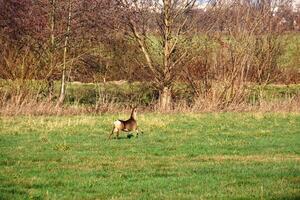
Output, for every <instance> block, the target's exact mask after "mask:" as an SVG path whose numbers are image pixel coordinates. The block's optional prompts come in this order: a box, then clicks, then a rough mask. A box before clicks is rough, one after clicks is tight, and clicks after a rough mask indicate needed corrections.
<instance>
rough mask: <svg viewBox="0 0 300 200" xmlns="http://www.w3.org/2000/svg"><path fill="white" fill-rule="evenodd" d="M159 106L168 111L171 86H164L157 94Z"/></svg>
mask: <svg viewBox="0 0 300 200" xmlns="http://www.w3.org/2000/svg"><path fill="white" fill-rule="evenodd" d="M159 108H160V110H162V111H169V110H170V109H171V88H170V87H166V86H165V87H164V88H163V90H162V91H161V92H160V94H159Z"/></svg>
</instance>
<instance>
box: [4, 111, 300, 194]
mask: <svg viewBox="0 0 300 200" xmlns="http://www.w3.org/2000/svg"><path fill="white" fill-rule="evenodd" d="M118 117H120V118H125V115H120V116H116V115H103V116H72V117H67V116H64V117H2V118H0V120H1V121H0V199H47V198H48V199H95V198H98V199H297V198H298V199H299V198H300V165H299V164H300V155H299V154H300V115H299V114H234V113H224V114H185V115H183V114H178V115H167V114H165V115H161V114H150V113H149V114H145V115H140V116H139V123H140V126H141V128H142V129H143V130H144V132H145V133H144V135H142V136H140V137H138V138H131V139H126V134H123V135H122V139H119V140H117V139H113V140H107V137H108V134H109V132H110V130H111V123H112V121H113V120H114V119H116V118H118Z"/></svg>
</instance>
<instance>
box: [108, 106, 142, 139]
mask: <svg viewBox="0 0 300 200" xmlns="http://www.w3.org/2000/svg"><path fill="white" fill-rule="evenodd" d="M120 131H125V132H129V131H135V132H136V137H137V136H138V135H139V130H138V125H137V108H136V107H133V108H132V111H131V115H130V118H129V119H128V120H117V121H115V122H114V125H113V129H112V131H111V134H110V135H109V139H110V138H111V136H113V135H114V133H116V134H117V138H119V134H120Z"/></svg>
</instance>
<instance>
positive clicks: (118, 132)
mask: <svg viewBox="0 0 300 200" xmlns="http://www.w3.org/2000/svg"><path fill="white" fill-rule="evenodd" d="M119 134H120V131H119V129H118V130H117V139H119Z"/></svg>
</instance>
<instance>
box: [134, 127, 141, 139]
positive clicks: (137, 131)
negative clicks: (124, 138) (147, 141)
mask: <svg viewBox="0 0 300 200" xmlns="http://www.w3.org/2000/svg"><path fill="white" fill-rule="evenodd" d="M135 133H136V134H135V137H138V136H139V133H140V131H139V129H138V128H136V129H135Z"/></svg>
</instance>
